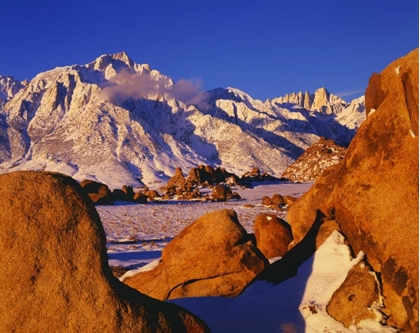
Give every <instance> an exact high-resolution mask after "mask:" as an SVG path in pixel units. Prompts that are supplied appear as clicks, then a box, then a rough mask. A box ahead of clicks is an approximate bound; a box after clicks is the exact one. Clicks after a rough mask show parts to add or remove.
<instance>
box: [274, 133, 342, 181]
mask: <svg viewBox="0 0 420 333" xmlns="http://www.w3.org/2000/svg"><path fill="white" fill-rule="evenodd" d="M345 154H346V148H343V147H341V146H339V145H337V144H335V143H334V141H333V140H325V139H324V138H321V139H320V140H319V141H318V142H317V143H315V144H313V145H312V146H310V147H309V148H308V149H306V150H305V152H304V153H303V154H302V155H301V156H300V157H299V158H298V159H297V160H296V161H295V162H293V163H292V164H291V165H289V166H288V167H287V169H286V171H285V172H284V173H283V174H282V176H281V177H282V178H284V179H287V180H290V181H292V182H309V181H314V180H316V179H317V178H318V177H319V176H320V175H321V174H322V173H323V172H324V170H325V169H327V168H328V167H329V166H331V165H334V164H337V163H339V162H340V161H342V160H343V158H344V155H345Z"/></svg>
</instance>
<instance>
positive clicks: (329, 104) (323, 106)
mask: <svg viewBox="0 0 420 333" xmlns="http://www.w3.org/2000/svg"><path fill="white" fill-rule="evenodd" d="M272 102H274V103H275V104H278V105H280V106H282V105H284V104H292V105H296V106H297V107H298V108H304V109H306V110H308V111H316V112H321V113H325V114H338V113H340V112H341V111H342V110H344V109H345V108H346V107H347V106H348V105H349V103H347V102H346V101H345V100H343V99H341V98H340V97H338V96H336V95H334V94H331V93H330V92H329V91H328V90H327V89H325V88H324V87H322V88H319V89H318V90H316V91H315V93H314V94H309V92H307V91H306V92H305V93H303V92H301V91H300V92H298V93H291V94H286V95H285V96H284V97H278V98H275V99H273V101H272Z"/></svg>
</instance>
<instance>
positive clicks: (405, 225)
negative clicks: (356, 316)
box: [287, 49, 419, 332]
mask: <svg viewBox="0 0 420 333" xmlns="http://www.w3.org/2000/svg"><path fill="white" fill-rule="evenodd" d="M418 59H419V53H418V49H416V50H414V51H412V52H411V53H409V54H408V55H406V56H405V57H402V58H400V59H398V60H396V61H394V62H393V63H391V64H390V65H389V66H388V67H387V68H386V69H384V70H383V71H382V72H381V73H380V74H375V75H373V76H372V79H371V80H370V82H369V86H368V88H367V89H366V105H367V108H366V109H367V110H369V111H370V113H369V117H368V118H367V119H366V120H365V122H364V123H363V124H362V126H361V127H360V129H359V131H358V132H357V134H356V136H355V137H354V139H353V141H352V142H351V144H350V146H349V148H348V151H347V153H346V156H345V158H344V160H343V162H342V163H341V164H339V165H336V166H334V167H332V168H331V169H328V170H327V171H326V172H325V173H324V174H323V175H322V177H321V178H320V179H318V181H317V182H316V183H315V184H314V186H313V187H312V188H311V189H310V190H309V191H308V192H307V193H306V194H305V195H304V196H302V198H301V199H299V200H298V201H296V202H295V203H294V204H293V205H292V207H291V209H290V211H289V214H288V217H287V218H288V221H289V223H290V224H291V225H292V230H293V232H294V233H295V230H299V231H298V232H299V233H302V232H303V231H304V230H303V229H305V228H306V229H307V228H308V225H310V224H311V221H312V220H313V217H314V215H315V211H316V209H318V208H322V207H327V208H328V210H329V211H331V212H333V213H334V216H335V219H336V221H337V222H338V223H339V225H340V226H341V228H342V231H343V232H344V234H345V235H346V236H347V238H348V240H349V243H350V244H351V246H352V248H353V250H354V252H355V253H358V252H359V251H361V250H362V251H364V252H365V253H366V254H367V260H368V262H369V263H370V264H371V265H372V267H373V269H374V270H375V271H376V272H379V273H380V274H381V281H382V284H383V286H382V287H383V294H384V296H385V303H384V304H385V307H386V311H387V315H389V316H390V317H389V319H388V321H387V323H388V324H389V325H395V326H397V327H399V328H401V329H405V330H406V331H407V332H415V331H418V280H419V276H418V262H419V258H418V257H419V251H418V243H419V240H418V221H419V214H418V207H419V200H418V198H419V197H418V185H419V171H418V163H419V154H418V153H419V151H418V149H419V139H418V112H419V106H418V70H419V68H418ZM374 110H375V111H374ZM304 225H307V227H303V226H304ZM295 226H299V227H297V228H295Z"/></svg>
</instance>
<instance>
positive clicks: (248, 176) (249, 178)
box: [240, 167, 278, 187]
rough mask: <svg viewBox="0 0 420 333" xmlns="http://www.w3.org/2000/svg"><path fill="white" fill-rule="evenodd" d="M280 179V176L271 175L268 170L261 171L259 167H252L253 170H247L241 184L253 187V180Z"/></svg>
mask: <svg viewBox="0 0 420 333" xmlns="http://www.w3.org/2000/svg"><path fill="white" fill-rule="evenodd" d="M272 180H278V178H276V177H274V176H272V175H270V174H269V173H268V172H261V171H260V169H258V168H255V167H254V168H252V169H251V171H248V172H245V173H244V174H243V175H242V177H241V179H240V184H241V185H243V186H246V187H252V184H251V182H265V181H272Z"/></svg>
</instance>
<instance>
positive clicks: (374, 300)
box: [327, 262, 381, 327]
mask: <svg viewBox="0 0 420 333" xmlns="http://www.w3.org/2000/svg"><path fill="white" fill-rule="evenodd" d="M379 292H380V291H379V284H378V281H377V279H376V277H375V273H374V272H372V271H371V270H370V267H369V265H366V264H365V263H364V262H361V263H360V264H358V265H356V266H354V267H353V268H352V269H351V270H350V272H349V274H348V275H347V278H346V280H345V281H344V282H343V284H342V285H341V286H340V288H338V289H337V290H336V291H335V292H334V294H333V296H332V297H331V300H330V302H329V303H328V306H327V312H328V313H329V314H330V315H331V316H332V317H334V318H335V319H336V320H338V321H340V322H342V323H343V324H344V325H345V326H346V327H349V326H350V325H355V324H358V323H359V322H360V321H362V320H365V319H375V318H376V316H375V313H374V312H373V311H372V310H371V308H372V307H374V306H378V305H380V303H381V302H380V296H379Z"/></svg>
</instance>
